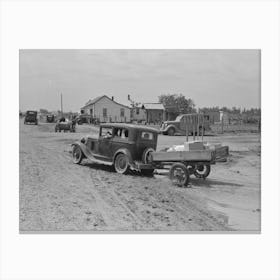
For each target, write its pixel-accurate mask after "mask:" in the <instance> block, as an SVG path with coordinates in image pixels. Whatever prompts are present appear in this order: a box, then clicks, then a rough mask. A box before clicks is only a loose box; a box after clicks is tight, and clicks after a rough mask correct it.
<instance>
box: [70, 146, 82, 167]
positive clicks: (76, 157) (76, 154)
mask: <svg viewBox="0 0 280 280" xmlns="http://www.w3.org/2000/svg"><path fill="white" fill-rule="evenodd" d="M83 157H84V155H83V151H82V150H81V148H80V147H79V146H78V145H74V146H73V148H72V159H73V162H74V163H76V164H80V163H81V161H82V159H83Z"/></svg>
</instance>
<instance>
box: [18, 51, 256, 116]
mask: <svg viewBox="0 0 280 280" xmlns="http://www.w3.org/2000/svg"><path fill="white" fill-rule="evenodd" d="M260 67H261V65H260V50H183V49H180V50H20V52H19V68H20V69H19V70H20V71H19V81H20V84H19V101H20V106H19V107H20V110H21V111H26V110H32V109H35V110H39V109H41V108H42V109H48V110H58V109H60V95H61V94H62V95H63V110H64V111H70V110H71V111H73V112H78V111H80V108H81V107H82V106H84V105H85V103H86V102H87V101H88V100H89V99H93V98H95V97H97V96H100V95H104V94H106V95H107V96H108V97H112V96H114V99H115V100H116V101H117V102H120V103H124V104H126V105H127V104H128V103H129V102H128V100H127V95H128V94H130V96H131V99H132V100H134V101H135V102H143V103H145V102H146V103H149V102H158V96H159V95H161V94H183V95H184V96H186V98H191V99H192V100H193V101H194V103H195V105H196V108H202V107H213V106H219V107H223V106H226V107H233V106H235V107H238V108H240V107H241V108H242V109H243V108H260V78H261V77H260V72H261V69H260Z"/></svg>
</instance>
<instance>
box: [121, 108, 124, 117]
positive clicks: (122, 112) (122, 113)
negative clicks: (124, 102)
mask: <svg viewBox="0 0 280 280" xmlns="http://www.w3.org/2000/svg"><path fill="white" fill-rule="evenodd" d="M121 117H124V108H121Z"/></svg>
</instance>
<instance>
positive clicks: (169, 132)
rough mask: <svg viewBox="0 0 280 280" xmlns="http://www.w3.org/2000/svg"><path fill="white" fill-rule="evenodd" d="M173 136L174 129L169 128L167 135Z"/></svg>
mask: <svg viewBox="0 0 280 280" xmlns="http://www.w3.org/2000/svg"><path fill="white" fill-rule="evenodd" d="M174 134H175V129H174V128H169V129H168V135H169V136H173V135H174Z"/></svg>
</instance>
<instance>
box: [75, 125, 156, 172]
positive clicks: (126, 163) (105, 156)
mask: <svg viewBox="0 0 280 280" xmlns="http://www.w3.org/2000/svg"><path fill="white" fill-rule="evenodd" d="M157 138H158V130H156V129H154V128H151V127H147V126H141V125H133V124H125V123H107V124H101V125H100V130H99V135H96V136H94V135H93V136H88V137H84V138H82V139H81V140H80V141H78V142H76V143H74V144H73V145H72V156H73V162H74V163H76V164H79V163H81V162H82V160H83V159H84V158H87V159H89V160H90V161H92V162H94V163H99V164H105V165H111V166H114V167H115V170H116V172H118V173H120V174H124V173H127V172H128V171H129V170H136V171H141V172H142V173H143V174H147V175H148V174H152V173H153V171H154V167H153V165H152V164H151V153H152V152H154V151H155V150H156V147H157Z"/></svg>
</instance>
